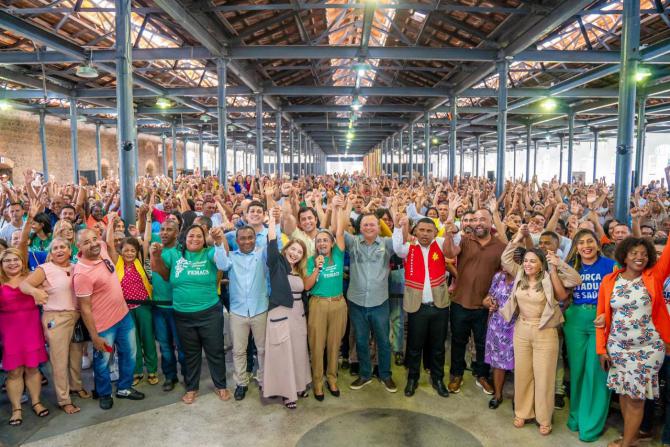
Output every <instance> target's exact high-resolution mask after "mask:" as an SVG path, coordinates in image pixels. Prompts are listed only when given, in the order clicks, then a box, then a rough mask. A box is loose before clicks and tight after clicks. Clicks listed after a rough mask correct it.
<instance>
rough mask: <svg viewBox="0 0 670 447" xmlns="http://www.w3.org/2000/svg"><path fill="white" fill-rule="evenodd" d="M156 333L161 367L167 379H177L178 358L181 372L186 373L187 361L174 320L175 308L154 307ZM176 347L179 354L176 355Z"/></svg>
mask: <svg viewBox="0 0 670 447" xmlns="http://www.w3.org/2000/svg"><path fill="white" fill-rule="evenodd" d="M153 314H154V333H155V335H156V340H158V345H159V347H160V351H161V369H162V370H163V375H165V380H177V360H179V364H180V365H181V374H182V375H186V361H185V360H184V352H183V351H182V350H181V343H179V337H177V326H176V325H175V322H174V310H173V309H171V308H165V307H154V308H153ZM175 348H176V349H177V355H176V356H175V353H174V352H175Z"/></svg>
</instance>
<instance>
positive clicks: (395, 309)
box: [389, 295, 405, 352]
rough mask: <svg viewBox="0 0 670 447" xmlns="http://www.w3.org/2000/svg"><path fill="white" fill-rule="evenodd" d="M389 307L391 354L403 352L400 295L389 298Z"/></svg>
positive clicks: (403, 331)
mask: <svg viewBox="0 0 670 447" xmlns="http://www.w3.org/2000/svg"><path fill="white" fill-rule="evenodd" d="M389 305H390V306H391V309H390V319H391V338H392V341H391V343H392V344H393V352H404V351H405V346H404V344H403V342H404V337H405V311H404V310H402V295H400V296H399V297H396V296H391V297H390V298H389Z"/></svg>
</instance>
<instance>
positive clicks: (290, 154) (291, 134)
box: [288, 125, 295, 179]
mask: <svg viewBox="0 0 670 447" xmlns="http://www.w3.org/2000/svg"><path fill="white" fill-rule="evenodd" d="M288 136H289V150H288V163H289V171H290V173H291V176H290V178H291V179H292V178H293V177H294V176H295V166H294V165H293V151H294V150H295V128H294V127H293V125H291V126H290V127H289V132H288Z"/></svg>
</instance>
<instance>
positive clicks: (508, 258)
mask: <svg viewBox="0 0 670 447" xmlns="http://www.w3.org/2000/svg"><path fill="white" fill-rule="evenodd" d="M522 239H523V234H522V233H521V231H518V232H517V233H516V235H515V236H514V239H512V242H510V243H509V244H507V247H505V251H503V254H502V256H501V258H500V265H501V266H502V268H503V270H505V271H506V272H507V273H509V274H510V275H512V276H516V274H517V273H518V272H519V270H520V269H521V267H520V266H519V264H517V263H516V262H514V252H515V251H516V249H517V248H518V247H519V246H520V244H521V240H522Z"/></svg>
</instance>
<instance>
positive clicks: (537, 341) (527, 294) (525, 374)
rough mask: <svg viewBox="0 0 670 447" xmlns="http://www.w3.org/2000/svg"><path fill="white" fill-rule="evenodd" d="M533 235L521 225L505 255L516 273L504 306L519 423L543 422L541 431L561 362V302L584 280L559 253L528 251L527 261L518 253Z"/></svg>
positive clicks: (547, 429)
mask: <svg viewBox="0 0 670 447" xmlns="http://www.w3.org/2000/svg"><path fill="white" fill-rule="evenodd" d="M527 233H528V227H527V225H522V226H521V228H520V229H519V231H518V232H517V234H516V236H515V237H514V239H513V240H512V242H510V243H509V244H508V245H507V248H506V249H505V251H504V252H503V254H502V259H501V264H502V267H503V269H504V270H505V271H506V272H507V273H509V274H510V275H512V276H514V285H513V286H512V292H511V294H510V298H509V300H508V301H507V303H506V304H505V306H504V307H503V308H502V310H501V314H502V316H503V317H504V318H505V320H507V321H511V320H512V318H514V316H517V319H516V323H515V324H514V341H513V343H514V416H515V417H514V426H515V427H517V428H521V427H523V426H524V425H525V423H526V421H527V420H529V419H535V420H536V421H537V423H538V424H539V425H540V434H542V435H548V434H550V433H551V430H552V426H551V419H552V416H553V413H554V384H555V379H556V363H557V361H558V353H559V352H558V351H559V349H558V329H557V328H558V326H559V325H560V324H561V323H562V322H563V314H562V312H561V309H560V307H559V305H558V302H559V301H565V300H566V299H567V298H568V296H569V289H570V288H571V287H575V286H578V285H579V284H581V278H580V277H579V274H578V273H577V272H576V271H575V270H574V269H572V268H571V267H570V266H568V265H567V264H566V263H565V262H563V261H562V260H561V259H560V258H559V257H558V256H557V255H556V254H555V253H553V252H551V251H550V252H548V253H547V254H546V256H545V254H544V253H543V252H542V251H541V250H539V249H535V248H534V249H530V250H527V251H526V253H525V254H524V256H523V262H522V265H518V264H517V263H515V262H514V253H515V251H516V249H517V248H518V247H519V246H520V244H521V241H522V240H523V239H524V237H525V235H526V234H527Z"/></svg>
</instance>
